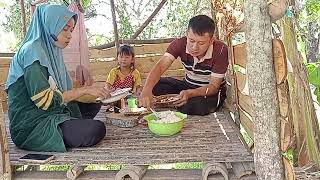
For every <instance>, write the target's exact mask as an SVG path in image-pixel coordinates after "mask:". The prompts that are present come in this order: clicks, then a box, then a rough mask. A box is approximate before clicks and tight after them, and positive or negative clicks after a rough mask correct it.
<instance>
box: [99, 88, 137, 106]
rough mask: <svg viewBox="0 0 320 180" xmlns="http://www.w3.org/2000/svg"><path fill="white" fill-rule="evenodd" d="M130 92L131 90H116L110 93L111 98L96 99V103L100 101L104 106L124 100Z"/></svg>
mask: <svg viewBox="0 0 320 180" xmlns="http://www.w3.org/2000/svg"><path fill="white" fill-rule="evenodd" d="M130 90H131V88H123V89H117V90H115V91H113V92H111V93H110V95H111V97H109V98H107V99H100V98H97V99H96V101H100V102H102V103H104V104H109V103H112V102H116V101H119V100H120V99H122V98H125V97H127V96H128V95H130Z"/></svg>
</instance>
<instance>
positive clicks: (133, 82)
mask: <svg viewBox="0 0 320 180" xmlns="http://www.w3.org/2000/svg"><path fill="white" fill-rule="evenodd" d="M117 59H118V67H116V68H113V69H111V71H110V73H109V75H108V79H107V82H106V86H107V87H108V89H118V88H121V89H122V88H132V92H133V93H134V94H135V95H137V96H139V95H140V93H141V90H142V84H141V76H140V72H139V71H138V70H137V69H135V65H134V61H135V59H134V50H133V48H132V47H131V46H129V45H123V46H121V47H120V48H119V49H118V52H117Z"/></svg>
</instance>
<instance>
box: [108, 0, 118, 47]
mask: <svg viewBox="0 0 320 180" xmlns="http://www.w3.org/2000/svg"><path fill="white" fill-rule="evenodd" d="M110 6H111V13H112V23H113V31H114V32H113V33H114V42H115V45H116V48H117V49H119V34H118V27H117V17H116V12H115V6H114V0H110Z"/></svg>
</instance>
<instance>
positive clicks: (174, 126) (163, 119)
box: [143, 111, 187, 136]
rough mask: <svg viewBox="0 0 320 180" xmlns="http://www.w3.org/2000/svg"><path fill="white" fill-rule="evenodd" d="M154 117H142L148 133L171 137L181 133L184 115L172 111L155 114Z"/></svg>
mask: <svg viewBox="0 0 320 180" xmlns="http://www.w3.org/2000/svg"><path fill="white" fill-rule="evenodd" d="M157 116H158V117H156V116H155V115H154V114H153V113H152V114H149V115H147V116H144V117H143V119H145V120H146V121H147V122H148V127H149V129H150V131H151V132H152V133H154V134H156V135H159V136H172V135H174V134H177V133H178V132H180V131H181V129H182V127H183V124H184V120H185V119H186V118H187V115H186V114H183V113H180V112H174V111H161V112H157Z"/></svg>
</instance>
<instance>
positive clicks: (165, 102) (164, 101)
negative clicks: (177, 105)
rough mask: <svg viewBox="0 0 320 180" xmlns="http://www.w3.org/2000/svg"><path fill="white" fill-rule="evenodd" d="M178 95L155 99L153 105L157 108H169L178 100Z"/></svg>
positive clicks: (167, 95)
mask: <svg viewBox="0 0 320 180" xmlns="http://www.w3.org/2000/svg"><path fill="white" fill-rule="evenodd" d="M178 95H179V94H166V95H161V96H156V97H155V104H156V105H158V106H170V105H172V104H173V103H174V102H176V101H178V100H179V97H178Z"/></svg>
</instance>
